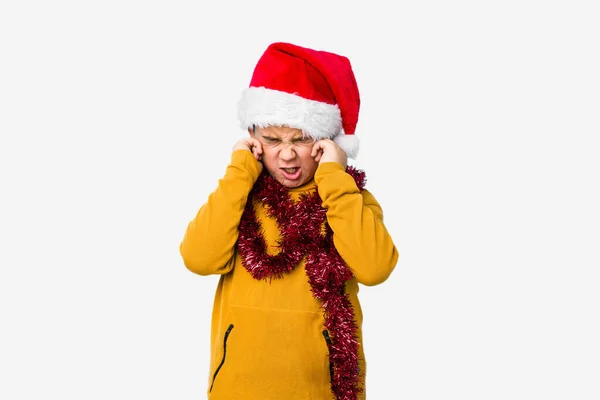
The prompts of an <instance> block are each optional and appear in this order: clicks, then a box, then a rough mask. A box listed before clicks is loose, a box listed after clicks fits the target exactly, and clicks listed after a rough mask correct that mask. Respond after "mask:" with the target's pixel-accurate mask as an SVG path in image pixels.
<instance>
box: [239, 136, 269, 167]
mask: <svg viewBox="0 0 600 400" xmlns="http://www.w3.org/2000/svg"><path fill="white" fill-rule="evenodd" d="M236 150H248V151H250V152H252V154H253V155H254V158H256V161H259V164H260V169H261V171H262V167H263V164H262V162H261V161H262V153H263V149H262V144H261V143H260V142H259V141H258V140H257V139H254V138H252V137H249V138H245V139H242V140H240V141H239V142H237V143H236V144H235V146H233V151H236Z"/></svg>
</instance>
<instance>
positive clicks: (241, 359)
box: [180, 150, 398, 400]
mask: <svg viewBox="0 0 600 400" xmlns="http://www.w3.org/2000/svg"><path fill="white" fill-rule="evenodd" d="M259 175H260V169H259V165H258V161H256V159H255V158H254V156H253V155H252V153H251V152H249V151H246V150H238V151H234V152H233V154H232V156H231V162H230V164H229V166H228V167H227V170H226V173H225V176H224V177H223V178H222V179H220V180H219V184H218V187H217V189H216V190H215V191H214V192H212V193H211V194H210V196H209V197H208V201H207V202H206V203H205V204H204V205H203V206H202V207H201V208H200V210H199V211H198V214H197V215H196V217H195V218H194V219H193V220H192V221H191V222H190V223H189V225H188V227H187V230H186V233H185V236H184V238H183V241H182V243H181V246H180V252H181V256H182V258H183V261H184V263H185V266H186V267H187V268H188V269H189V270H190V271H192V272H194V273H196V274H199V275H210V274H220V275H221V278H220V280H219V284H218V286H217V289H216V293H215V300H214V304H213V316H212V330H211V362H210V372H209V377H208V378H209V379H208V387H207V395H208V399H210V400H224V399H235V400H271V399H272V400H309V399H314V400H331V399H334V396H333V394H332V392H331V388H330V366H329V358H328V347H327V340H328V338H329V336H328V332H327V330H326V329H325V327H324V325H323V324H324V322H325V319H324V316H323V309H322V308H321V304H320V303H319V301H318V300H317V299H315V298H314V297H313V295H312V292H311V287H310V284H309V282H308V278H307V275H306V273H305V270H304V261H302V262H301V263H300V264H299V265H297V266H296V267H295V268H294V269H293V270H292V271H291V272H290V273H289V274H287V275H285V277H284V278H283V279H273V280H263V281H258V280H256V279H254V278H253V277H252V276H251V275H250V274H249V273H248V272H247V271H246V269H245V268H244V266H243V265H242V262H241V258H240V255H239V254H238V252H237V250H236V242H237V239H238V224H239V222H240V218H241V216H242V213H243V211H244V206H245V205H246V201H247V199H248V194H249V192H250V190H251V189H252V187H253V185H254V182H255V181H256V180H257V179H258V177H259ZM314 190H317V191H318V193H319V196H320V198H321V200H322V202H323V203H322V205H323V207H324V208H325V209H326V210H327V212H326V216H327V222H328V224H329V225H330V227H331V229H332V230H333V234H334V237H333V240H334V243H335V246H336V249H337V251H338V252H339V254H340V255H341V256H342V257H343V259H344V260H345V261H346V263H347V265H348V267H349V268H350V270H351V271H352V273H353V274H354V278H352V279H351V280H349V281H347V282H346V293H348V295H349V299H350V302H351V303H352V306H353V307H354V315H355V321H356V324H357V326H358V332H357V333H358V338H359V343H360V346H359V350H358V355H359V365H360V368H361V371H362V373H363V374H365V373H366V362H365V357H364V350H363V347H362V332H361V325H362V310H361V307H360V302H359V300H358V284H359V283H360V284H363V285H368V286H372V285H377V284H380V283H382V282H384V281H385V280H386V279H387V278H388V276H389V275H390V273H391V272H392V271H393V269H394V267H395V265H396V263H397V260H398V251H397V249H396V247H395V245H394V243H393V241H392V238H391V237H390V235H389V233H388V231H387V229H386V228H385V226H384V224H383V213H382V210H381V207H380V205H379V204H378V203H377V201H376V200H375V198H374V197H373V195H372V194H371V193H369V191H367V190H366V189H365V190H363V191H362V192H361V191H360V190H359V189H358V187H357V186H356V183H355V181H354V179H353V178H352V176H350V175H349V174H347V173H346V172H345V171H344V168H343V166H342V165H340V164H338V163H331V162H330V163H323V164H321V165H319V167H318V168H317V170H316V172H315V176H314V179H313V180H312V181H310V182H308V183H306V184H305V185H303V186H301V187H298V188H292V189H290V190H289V193H290V195H291V196H292V198H293V199H294V200H297V199H298V198H299V196H300V194H301V193H307V192H312V191H314ZM255 210H256V211H257V217H258V220H259V221H260V223H261V225H262V228H263V230H264V236H265V240H266V242H267V245H268V249H267V251H268V253H269V254H276V253H277V238H278V236H279V231H278V228H277V224H276V222H275V220H274V219H272V218H271V217H268V216H267V215H266V213H265V209H264V208H263V207H262V205H261V204H258V205H257V206H256V207H255ZM364 384H365V382H364V381H362V387H363V389H365V387H364ZM359 398H360V399H364V398H365V392H363V394H362V395H361V396H360V397H359Z"/></svg>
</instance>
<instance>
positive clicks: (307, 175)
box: [250, 126, 319, 188]
mask: <svg viewBox="0 0 600 400" xmlns="http://www.w3.org/2000/svg"><path fill="white" fill-rule="evenodd" d="M250 135H252V137H254V138H255V139H257V140H259V141H260V143H261V144H262V149H263V154H262V163H263V165H264V167H265V168H266V169H267V171H268V172H269V174H271V176H272V177H273V178H275V179H276V180H277V181H278V182H280V183H281V184H282V185H284V186H287V187H289V188H295V187H298V186H301V185H303V184H305V183H307V182H308V181H310V180H311V179H312V178H313V176H314V175H315V171H316V170H317V167H318V166H319V164H318V163H317V162H316V161H315V159H314V158H313V157H312V156H311V155H310V153H311V151H312V148H313V145H314V144H315V141H314V140H313V139H311V138H308V137H304V136H303V134H302V131H301V130H300V129H295V128H287V127H280V126H270V127H267V128H259V127H257V128H256V130H255V131H254V133H253V132H250Z"/></svg>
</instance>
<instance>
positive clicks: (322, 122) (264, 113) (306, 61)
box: [238, 42, 360, 158]
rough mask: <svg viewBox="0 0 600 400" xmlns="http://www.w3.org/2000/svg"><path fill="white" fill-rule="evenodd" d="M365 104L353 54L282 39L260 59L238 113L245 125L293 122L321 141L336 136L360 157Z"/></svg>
mask: <svg viewBox="0 0 600 400" xmlns="http://www.w3.org/2000/svg"><path fill="white" fill-rule="evenodd" d="M359 109H360V96H359V92H358V86H357V84H356V79H355V77H354V73H353V71H352V66H351V65H350V61H349V60H348V58H346V57H344V56H341V55H338V54H334V53H330V52H326V51H320V50H312V49H309V48H305V47H300V46H296V45H293V44H290V43H281V42H279V43H273V44H271V45H270V46H269V47H268V48H267V49H266V50H265V52H264V53H263V55H262V56H261V58H260V59H259V60H258V63H257V64H256V67H255V69H254V73H253V75H252V79H251V81H250V86H249V87H248V88H247V89H245V90H244V92H243V93H242V98H241V99H240V101H239V103H238V117H239V120H240V124H241V127H242V128H243V129H248V128H251V127H252V126H253V125H256V126H260V127H266V126H270V125H277V126H287V127H290V128H297V129H301V130H302V131H303V132H304V134H305V135H307V136H310V137H312V138H314V139H316V140H319V139H332V140H334V141H335V142H336V143H337V144H338V145H339V146H340V147H341V148H342V149H343V150H344V151H345V152H346V154H347V155H348V157H349V158H356V155H357V154H358V138H357V137H356V136H355V134H354V131H355V129H356V124H357V122H358V112H359Z"/></svg>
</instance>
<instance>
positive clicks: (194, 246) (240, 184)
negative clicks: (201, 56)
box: [179, 150, 262, 275]
mask: <svg viewBox="0 0 600 400" xmlns="http://www.w3.org/2000/svg"><path fill="white" fill-rule="evenodd" d="M261 167H262V166H261V165H260V163H259V162H258V161H257V160H256V159H255V157H254V156H253V154H252V152H250V151H247V150H238V151H234V152H233V153H232V155H231V162H230V164H229V166H228V167H227V170H226V172H225V176H224V177H223V178H221V179H220V180H219V185H218V187H217V189H216V190H215V191H214V192H212V193H211V194H210V195H209V197H208V200H207V202H206V203H205V204H204V205H203V206H202V207H201V208H200V210H199V211H198V214H197V215H196V217H195V218H194V219H193V220H192V221H191V222H190V223H189V224H188V227H187V230H186V232H185V236H184V238H183V241H182V242H181V245H180V246H179V252H180V253H181V256H182V258H183V262H184V264H185V266H186V267H187V268H188V269H189V270H190V271H192V272H194V273H196V274H199V275H210V274H226V273H228V272H229V271H231V269H232V268H233V263H234V255H235V244H236V242H237V239H238V225H239V222H240V218H241V217H242V213H243V211H244V206H245V205H246V200H247V199H248V194H249V193H250V190H251V189H252V186H253V185H254V182H256V179H258V176H259V175H260V172H261V169H262V168H261Z"/></svg>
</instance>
